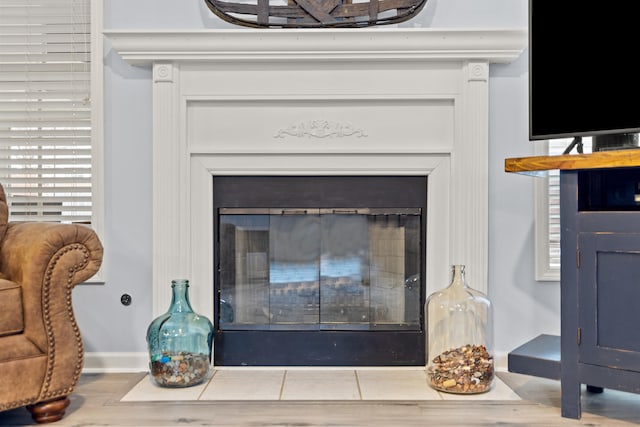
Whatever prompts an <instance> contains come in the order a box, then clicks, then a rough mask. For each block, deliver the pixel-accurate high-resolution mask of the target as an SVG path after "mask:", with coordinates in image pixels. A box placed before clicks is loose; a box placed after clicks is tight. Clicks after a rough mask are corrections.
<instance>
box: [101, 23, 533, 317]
mask: <svg viewBox="0 0 640 427" xmlns="http://www.w3.org/2000/svg"><path fill="white" fill-rule="evenodd" d="M105 35H106V36H107V37H108V38H109V39H110V40H111V43H112V46H113V48H114V49H115V50H116V51H117V52H118V53H119V54H120V55H121V56H122V57H123V58H124V59H125V60H126V61H127V62H129V63H131V64H134V65H138V66H149V65H151V66H152V67H153V77H152V81H151V82H150V84H152V85H153V239H154V240H153V293H154V295H153V311H154V315H157V314H160V313H162V312H164V311H165V310H166V307H167V306H168V304H169V300H170V297H171V295H170V292H168V290H167V285H168V283H169V282H170V281H171V280H172V279H175V278H188V279H190V280H191V283H192V286H191V292H192V301H193V302H194V306H196V307H195V308H196V310H197V311H199V312H201V313H203V314H207V315H208V316H212V315H213V301H214V297H213V277H214V268H215V266H214V264H213V212H212V201H213V197H215V195H213V194H212V176H215V175H216V174H219V175H261V174H263V175H310V176H311V175H329V174H342V175H345V174H351V175H356V174H361V175H412V174H414V175H415V174H419V175H427V176H428V186H429V189H428V207H427V224H426V235H427V260H426V263H427V264H426V265H427V277H426V280H427V292H428V293H430V292H432V291H433V290H435V289H438V288H440V287H442V286H444V285H445V284H446V283H447V282H448V272H449V266H450V265H451V264H454V263H456V264H465V265H466V266H467V277H468V279H469V281H470V282H471V283H472V284H473V286H474V287H476V288H478V289H480V290H483V291H485V292H486V291H487V265H488V261H487V251H488V144H489V135H488V133H489V132H488V127H489V118H488V116H489V91H488V86H489V64H490V63H506V62H510V61H512V60H514V59H515V58H517V57H518V56H519V55H520V54H521V52H522V50H523V49H524V47H525V45H526V38H527V36H526V32H525V31H524V30H521V29H399V28H370V29H331V30H329V29H326V30H253V29H237V30H199V31H175V30H174V31H160V30H158V31H156V30H108V31H105Z"/></svg>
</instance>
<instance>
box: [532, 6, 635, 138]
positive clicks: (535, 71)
mask: <svg viewBox="0 0 640 427" xmlns="http://www.w3.org/2000/svg"><path fill="white" fill-rule="evenodd" d="M639 58H640V1H637V0H636V1H634V0H606V1H598V2H588V1H579V0H529V139H530V140H538V139H552V138H564V137H575V136H589V135H604V134H619V133H638V132H640V108H639V107H638V102H639V101H640V67H638V65H637V62H638V59H639Z"/></svg>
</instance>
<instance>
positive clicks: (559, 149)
mask: <svg viewBox="0 0 640 427" xmlns="http://www.w3.org/2000/svg"><path fill="white" fill-rule="evenodd" d="M571 141H572V139H554V140H550V141H549V155H550V156H557V155H560V154H562V153H563V152H564V150H565V149H566V148H567V147H568V146H569V144H571ZM582 144H583V146H584V152H585V153H589V152H591V137H583V138H582ZM548 174H549V175H548V187H547V196H548V198H549V199H548V200H549V211H548V216H547V220H548V221H549V235H548V239H549V268H551V269H557V270H560V171H559V170H557V169H555V170H550V171H549V172H548Z"/></svg>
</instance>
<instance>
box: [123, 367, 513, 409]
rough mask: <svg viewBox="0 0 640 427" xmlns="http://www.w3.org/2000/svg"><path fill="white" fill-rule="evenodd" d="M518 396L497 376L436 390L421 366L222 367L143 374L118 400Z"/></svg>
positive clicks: (371, 399) (269, 399) (318, 399)
mask: <svg viewBox="0 0 640 427" xmlns="http://www.w3.org/2000/svg"><path fill="white" fill-rule="evenodd" d="M458 399H469V400H520V397H519V396H518V395H517V394H516V393H515V392H513V391H512V390H511V389H510V388H509V387H508V386H507V385H506V384H505V383H504V382H502V381H501V380H500V378H498V377H496V381H495V384H494V386H493V388H492V390H491V391H489V392H487V393H483V394H477V395H456V394H448V393H440V392H437V391H436V390H433V389H432V388H431V387H429V386H428V385H427V377H426V373H425V371H424V369H412V368H400V369H398V368H391V369H386V368H370V369H350V368H335V369H334V368H325V369H310V368H301V369H291V368H286V369H285V368H222V369H216V370H215V372H214V374H213V376H212V378H211V380H210V381H209V382H207V383H205V384H201V385H198V386H194V387H189V388H182V389H171V388H161V387H157V386H155V385H154V384H152V383H151V381H150V379H149V377H148V376H145V377H144V378H143V379H142V380H141V381H140V382H138V383H137V384H136V385H135V386H134V387H133V388H132V389H131V390H130V391H129V392H128V393H127V394H125V395H124V396H123V397H122V399H121V402H149V401H243V400H246V401H249V400H253V401H278V400H281V401H329V400H332V401H353V400H369V401H376V400H380V401H389V400H416V401H422V400H458Z"/></svg>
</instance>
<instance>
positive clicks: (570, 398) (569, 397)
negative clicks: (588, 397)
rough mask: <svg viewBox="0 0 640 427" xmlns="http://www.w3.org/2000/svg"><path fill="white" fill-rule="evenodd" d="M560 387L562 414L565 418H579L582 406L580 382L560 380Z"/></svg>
mask: <svg viewBox="0 0 640 427" xmlns="http://www.w3.org/2000/svg"><path fill="white" fill-rule="evenodd" d="M561 388H562V408H561V410H562V416H563V417H565V418H573V419H576V420H578V419H580V417H581V416H582V408H581V406H580V403H581V402H580V383H576V382H573V381H571V382H567V381H562V382H561Z"/></svg>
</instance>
